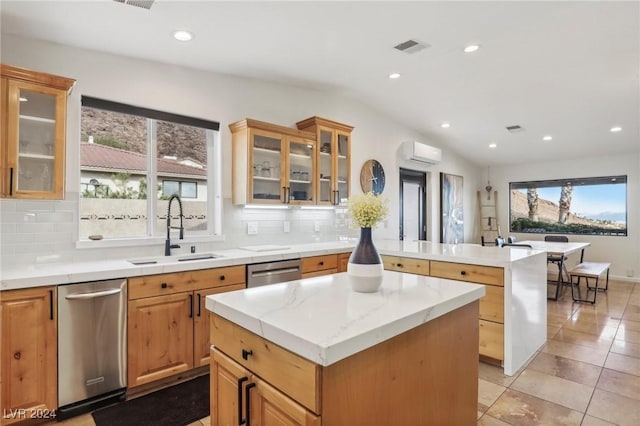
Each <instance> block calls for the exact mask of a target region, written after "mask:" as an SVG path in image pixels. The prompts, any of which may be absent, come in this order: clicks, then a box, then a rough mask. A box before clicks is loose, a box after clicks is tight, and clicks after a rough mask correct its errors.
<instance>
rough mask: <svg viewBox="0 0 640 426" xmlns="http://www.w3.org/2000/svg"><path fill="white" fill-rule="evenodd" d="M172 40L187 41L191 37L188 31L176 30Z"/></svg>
mask: <svg viewBox="0 0 640 426" xmlns="http://www.w3.org/2000/svg"><path fill="white" fill-rule="evenodd" d="M173 38H175V39H176V40H178V41H189V40H191V39H192V38H193V35H192V34H191V33H190V32H189V31H184V30H178V31H176V32H174V33H173Z"/></svg>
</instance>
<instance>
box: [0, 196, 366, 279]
mask: <svg viewBox="0 0 640 426" xmlns="http://www.w3.org/2000/svg"><path fill="white" fill-rule="evenodd" d="M78 202H79V194H78V193H67V194H66V198H65V200H63V201H44V200H10V199H3V200H0V267H1V268H2V269H5V268H15V267H19V266H21V265H34V264H38V263H50V262H68V261H82V260H87V261H89V260H98V259H117V258H127V257H140V256H157V255H161V254H162V253H163V250H164V245H163V243H159V244H154V245H145V246H142V245H141V246H136V247H108V248H107V247H100V248H99V249H95V248H76V241H77V240H78ZM249 223H252V224H254V223H255V224H257V228H258V231H257V234H254V235H249V234H248V233H247V231H248V226H249ZM285 224H288V228H289V229H288V230H289V232H285V227H286V226H287V225H285ZM348 225H349V224H348V219H347V217H346V212H345V209H343V208H336V209H326V210H325V209H309V210H306V209H300V208H296V207H293V208H290V209H286V210H284V209H283V210H278V209H273V210H272V209H250V208H244V207H242V206H235V205H232V204H231V200H230V199H225V200H224V204H223V217H222V233H223V235H224V237H225V240H224V242H200V241H198V242H189V235H188V233H186V235H185V239H186V242H185V243H183V244H182V247H181V249H179V251H177V252H185V253H186V252H188V250H189V246H191V245H195V246H196V248H197V250H198V251H209V250H216V249H218V250H219V249H226V248H234V247H239V246H245V245H259V244H281V245H286V244H302V243H311V242H320V241H335V240H338V239H343V238H348V237H357V233H356V231H354V230H353V229H350V228H349V226H348Z"/></svg>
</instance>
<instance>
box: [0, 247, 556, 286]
mask: <svg viewBox="0 0 640 426" xmlns="http://www.w3.org/2000/svg"><path fill="white" fill-rule="evenodd" d="M355 244H356V242H355V241H329V242H321V243H308V244H291V245H288V246H283V248H278V246H271V247H269V250H266V251H261V247H267V246H254V247H247V248H251V249H253V250H246V249H241V248H237V249H228V250H213V251H211V252H206V253H197V255H206V254H212V255H216V256H219V257H217V258H214V259H202V260H195V261H189V262H180V261H178V258H180V257H185V256H187V257H188V256H191V255H179V256H169V257H165V256H155V257H153V258H137V259H129V260H127V259H115V260H99V261H84V262H60V263H42V264H34V265H27V266H17V267H15V268H11V269H8V268H4V269H3V270H2V276H1V277H0V278H1V279H0V291H2V290H13V289H20V288H28V287H39V286H47V285H61V284H69V283H80V282H86V281H96V280H106V279H115V278H127V277H135V276H141V275H154V274H162V273H171V272H180V271H190V270H195V269H206V268H218V267H224V266H234V265H244V264H249V263H258V262H272V261H276V260H286V259H296V258H301V257H310V256H320V255H323V254H334V253H343V252H348V251H351V250H352V249H353V247H354V246H355ZM375 245H376V247H377V248H378V251H379V252H380V254H384V255H391V256H406V257H414V258H420V259H431V260H443V261H449V262H461V263H471V264H478V265H486V266H498V267H505V266H508V265H509V264H510V263H512V262H515V261H518V260H520V259H523V258H526V257H529V256H532V255H535V254H538V253H544V252H541V251H538V250H529V249H510V248H499V247H482V246H480V245H477V244H440V243H432V242H429V241H397V240H380V241H375ZM145 259H149V260H157V263H155V264H146V265H143V264H139V265H135V264H133V263H131V262H130V260H137V261H140V260H142V261H144V260H145Z"/></svg>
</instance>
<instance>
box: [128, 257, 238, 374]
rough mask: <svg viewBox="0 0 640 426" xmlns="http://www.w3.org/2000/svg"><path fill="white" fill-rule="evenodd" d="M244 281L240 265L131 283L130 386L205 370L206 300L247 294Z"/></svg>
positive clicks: (133, 280) (207, 361) (165, 275)
mask: <svg viewBox="0 0 640 426" xmlns="http://www.w3.org/2000/svg"><path fill="white" fill-rule="evenodd" d="M244 277H245V274H244V265H242V266H234V267H228V268H216V269H206V270H198V271H188V272H179V273H175V274H160V275H151V276H144V277H136V278H130V279H129V299H130V300H129V303H128V317H127V321H128V323H127V328H128V339H127V344H128V346H127V352H128V373H127V375H128V386H129V387H135V386H139V385H142V384H145V383H150V382H153V381H156V380H159V379H162V378H165V377H169V376H172V375H174V374H177V373H181V372H184V371H187V370H190V369H192V368H195V367H199V366H203V365H208V364H209V356H210V351H209V348H210V343H209V311H208V310H207V309H206V308H205V297H206V296H208V295H210V294H215V293H222V292H226V291H232V290H240V289H243V288H245V284H244V281H245V278H244ZM158 294H160V295H158Z"/></svg>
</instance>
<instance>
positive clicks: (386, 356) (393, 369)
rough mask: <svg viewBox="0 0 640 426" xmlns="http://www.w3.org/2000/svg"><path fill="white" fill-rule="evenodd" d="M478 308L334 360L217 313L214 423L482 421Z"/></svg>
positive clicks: (465, 309)
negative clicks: (305, 353)
mask: <svg viewBox="0 0 640 426" xmlns="http://www.w3.org/2000/svg"><path fill="white" fill-rule="evenodd" d="M478 312H479V303H478V301H475V302H472V303H470V304H467V305H465V306H463V307H461V308H458V309H456V310H454V311H452V312H449V313H447V314H445V315H443V316H441V317H439V318H436V319H433V320H431V321H428V322H426V323H424V324H422V325H420V326H418V327H415V328H413V329H411V330H409V331H406V332H404V333H402V334H400V335H398V336H396V337H393V338H391V339H389V340H386V341H384V342H381V343H378V344H377V345H374V346H372V347H369V348H367V349H364V350H362V351H361V352H357V353H355V354H353V355H351V356H349V357H347V358H344V359H342V360H340V361H337V362H335V363H333V364H331V365H328V366H320V365H316V364H314V363H312V362H311V361H308V360H306V359H304V358H301V357H300V356H298V355H296V354H293V353H292V352H289V351H288V350H286V349H284V348H281V347H279V346H277V345H274V344H273V343H271V342H269V341H267V340H265V339H263V338H262V337H260V336H257V335H255V334H253V333H251V332H250V331H248V330H246V329H244V328H242V327H240V326H238V325H236V324H233V323H231V322H230V321H228V320H226V319H223V318H221V317H219V316H218V315H212V317H211V322H212V325H211V339H212V342H213V345H214V349H212V370H211V424H212V425H213V426H218V425H228V424H233V425H236V424H243V423H242V420H243V419H244V418H243V416H247V417H249V419H250V424H252V425H267V426H272V425H278V426H281V425H320V424H324V425H331V426H342V425H345V426H346V425H349V426H352V425H396V424H397V425H432V424H433V425H441V424H442V425H444V424H446V425H470V424H475V422H476V416H477V404H478V345H479V343H478ZM247 350H251V351H252V353H251V354H247V352H246V351H247ZM243 351H244V352H243ZM309 397H311V399H309ZM311 405H312V406H313V407H314V408H311V407H310V406H311ZM247 407H248V408H249V410H248V411H249V413H247Z"/></svg>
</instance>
